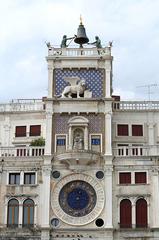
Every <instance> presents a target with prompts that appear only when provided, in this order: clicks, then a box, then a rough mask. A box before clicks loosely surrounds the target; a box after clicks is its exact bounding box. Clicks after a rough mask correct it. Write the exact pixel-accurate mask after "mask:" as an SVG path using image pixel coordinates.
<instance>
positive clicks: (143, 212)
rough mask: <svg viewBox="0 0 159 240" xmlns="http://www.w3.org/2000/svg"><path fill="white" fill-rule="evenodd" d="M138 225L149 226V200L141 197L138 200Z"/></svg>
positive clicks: (138, 226)
mask: <svg viewBox="0 0 159 240" xmlns="http://www.w3.org/2000/svg"><path fill="white" fill-rule="evenodd" d="M136 227H137V228H140V227H141V228H143V227H144V228H146V227H147V202H146V200H145V199H139V200H137V202H136Z"/></svg>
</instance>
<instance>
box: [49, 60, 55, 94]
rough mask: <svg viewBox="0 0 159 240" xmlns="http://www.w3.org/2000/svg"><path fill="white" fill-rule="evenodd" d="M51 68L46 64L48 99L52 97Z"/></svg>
mask: <svg viewBox="0 0 159 240" xmlns="http://www.w3.org/2000/svg"><path fill="white" fill-rule="evenodd" d="M53 70H54V68H53V66H52V65H51V63H50V64H49V63H48V98H52V97H53Z"/></svg>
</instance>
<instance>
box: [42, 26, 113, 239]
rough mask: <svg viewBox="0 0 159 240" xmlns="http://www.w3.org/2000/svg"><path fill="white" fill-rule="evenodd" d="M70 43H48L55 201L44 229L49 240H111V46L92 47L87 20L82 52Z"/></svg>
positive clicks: (50, 192) (49, 148)
mask: <svg viewBox="0 0 159 240" xmlns="http://www.w3.org/2000/svg"><path fill="white" fill-rule="evenodd" d="M68 41H69V38H67V36H66V35H64V37H63V40H62V43H61V47H60V48H54V47H53V46H51V45H50V44H48V56H47V58H46V59H47V63H48V86H49V90H48V97H47V98H46V99H45V102H46V119H47V125H46V147H45V154H46V157H45V168H46V169H47V170H48V172H49V170H50V172H51V174H50V175H49V173H48V172H47V173H46V176H47V177H46V178H44V181H46V182H48V181H50V189H44V195H45V193H47V196H48V198H49V199H50V201H47V203H46V204H47V206H48V209H49V211H48V212H49V213H48V216H46V214H45V213H44V219H43V223H44V224H43V227H44V228H45V227H46V228H47V227H50V228H51V231H50V239H56V240H61V239H68V240H69V239H70V240H73V239H74V240H75V239H85V240H86V239H88V238H91V239H93V240H95V239H97V238H98V239H101V240H108V239H109V240H111V239H113V227H112V171H113V168H112V139H111V132H112V130H111V125H112V124H111V117H112V96H111V93H112V59H113V58H112V56H111V45H109V46H106V47H102V45H101V42H100V39H99V38H98V37H95V42H93V43H92V44H90V43H88V41H89V39H88V38H87V36H86V32H85V28H84V25H83V23H82V21H81V23H80V25H79V28H78V32H77V36H75V39H74V42H75V43H77V44H79V46H80V47H79V48H78V46H77V47H76V46H75V47H69V46H68V45H69V44H67V42H68ZM70 41H72V40H71V39H70ZM86 43H88V44H87V45H84V44H86ZM47 155H48V159H47ZM50 155H52V159H51V161H50V160H49V159H50V157H49V156H50ZM44 185H45V184H44ZM45 197H46V196H45Z"/></svg>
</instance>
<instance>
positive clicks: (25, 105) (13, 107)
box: [0, 99, 45, 112]
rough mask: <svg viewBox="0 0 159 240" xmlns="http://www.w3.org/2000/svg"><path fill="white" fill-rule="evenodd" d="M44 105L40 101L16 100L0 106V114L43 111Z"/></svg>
mask: <svg viewBox="0 0 159 240" xmlns="http://www.w3.org/2000/svg"><path fill="white" fill-rule="evenodd" d="M44 109H45V105H44V103H43V102H42V100H40V99H16V100H12V101H11V102H10V103H4V104H0V112H23V111H24V112H27V111H28V112H29V111H43V110H44Z"/></svg>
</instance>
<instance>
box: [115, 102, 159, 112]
mask: <svg viewBox="0 0 159 240" xmlns="http://www.w3.org/2000/svg"><path fill="white" fill-rule="evenodd" d="M113 110H114V111H149V110H153V111H159V101H117V102H113Z"/></svg>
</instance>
